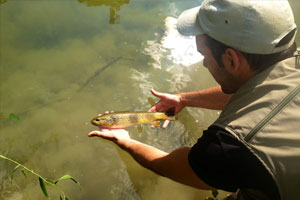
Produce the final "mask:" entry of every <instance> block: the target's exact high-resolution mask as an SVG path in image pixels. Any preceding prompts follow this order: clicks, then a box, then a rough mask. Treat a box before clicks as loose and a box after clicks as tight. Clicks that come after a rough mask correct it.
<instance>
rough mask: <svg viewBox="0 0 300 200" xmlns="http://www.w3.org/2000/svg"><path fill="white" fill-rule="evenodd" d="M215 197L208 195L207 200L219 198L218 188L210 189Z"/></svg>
mask: <svg viewBox="0 0 300 200" xmlns="http://www.w3.org/2000/svg"><path fill="white" fill-rule="evenodd" d="M210 192H211V194H212V196H213V197H206V198H205V200H217V196H218V194H219V192H218V190H211V191H210Z"/></svg>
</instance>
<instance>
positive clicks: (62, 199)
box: [0, 154, 80, 200]
mask: <svg viewBox="0 0 300 200" xmlns="http://www.w3.org/2000/svg"><path fill="white" fill-rule="evenodd" d="M0 158H2V159H5V160H8V161H10V162H12V163H14V164H15V165H16V167H15V168H14V169H13V171H12V174H11V183H12V182H13V178H14V174H15V172H16V171H17V170H18V169H21V172H22V174H23V175H24V176H25V178H26V177H27V175H26V173H25V171H27V172H29V173H31V174H33V175H35V176H37V177H38V180H39V184H40V187H41V190H42V192H43V194H44V195H45V197H46V198H47V199H50V198H49V195H48V192H47V189H46V185H45V183H47V184H49V185H51V186H53V187H54V188H55V189H56V190H57V191H58V192H59V193H60V196H59V198H60V200H68V197H67V196H66V195H65V193H64V191H63V190H62V189H61V188H60V187H59V186H58V185H57V184H58V182H59V181H61V180H65V179H71V180H72V181H73V182H74V183H76V184H78V185H80V183H79V182H78V181H77V180H76V179H74V178H73V177H72V176H70V175H68V174H66V175H63V176H62V177H60V178H59V179H57V180H54V181H53V180H49V179H46V178H44V177H43V176H41V175H40V174H38V173H36V172H35V171H33V170H32V169H29V168H27V167H26V166H24V165H22V164H20V163H18V162H17V161H15V160H13V159H11V158H8V157H6V156H3V155H1V154H0Z"/></svg>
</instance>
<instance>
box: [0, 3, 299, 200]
mask: <svg viewBox="0 0 300 200" xmlns="http://www.w3.org/2000/svg"><path fill="white" fill-rule="evenodd" d="M199 2H200V1H196V0H195V1H192V0H190V1H166V0H159V1H146V0H139V1H138V0H135V1H133V0H131V1H129V0H114V1H110V0H107V1H105V0H94V1H93V0H78V1H76V0H65V1H50V0H40V1H38V0H26V1H17V0H7V1H5V0H0V3H1V4H0V44H1V48H0V64H1V65H0V81H1V84H0V95H1V96H0V112H1V114H2V119H1V120H0V128H1V132H0V138H1V139H0V154H2V155H6V156H8V157H10V158H13V159H15V160H17V161H19V162H21V163H22V164H24V165H26V166H28V167H29V168H31V169H34V170H35V171H37V172H39V173H40V174H42V175H43V176H44V177H47V178H49V179H56V178H58V177H60V176H62V175H64V174H71V175H72V176H74V177H75V178H76V179H77V180H78V181H79V182H80V183H81V187H78V186H77V185H75V184H73V183H72V182H71V181H68V180H66V181H64V182H61V183H60V186H61V187H62V188H63V190H64V191H65V192H66V194H67V196H68V197H69V199H80V200H81V199H89V200H90V199H91V200H94V199H101V200H102V199H103V200H111V199H112V200H113V199H116V200H119V199H122V200H123V199H124V200H125V199H130V200H131V199H143V200H156V199H166V200H168V199H172V200H177V199H184V200H193V199H204V197H206V196H208V193H207V192H204V191H201V190H196V189H193V188H190V187H187V186H183V185H181V184H178V183H175V182H173V181H170V180H168V179H165V178H162V177H159V176H157V175H155V174H154V173H152V172H150V171H148V170H146V169H144V168H142V167H141V166H139V165H138V164H137V163H136V162H135V161H134V160H133V159H132V158H131V157H130V156H129V155H128V154H127V153H126V152H123V151H122V150H120V149H119V148H118V147H117V146H116V145H114V144H112V143H110V142H107V141H104V140H102V139H96V138H88V137H87V133H88V132H90V131H91V130H94V129H95V127H93V126H92V125H91V124H90V122H89V121H90V120H91V119H92V118H93V117H94V116H95V115H97V114H98V113H103V112H104V111H107V110H115V111H126V110H130V111H134V110H136V111H138V110H148V109H149V107H150V105H149V103H148V100H147V99H148V97H152V95H151V94H150V92H149V90H150V89H151V88H155V89H156V90H158V91H165V92H172V93H177V92H182V91H190V90H196V89H202V88H206V87H209V86H213V85H215V84H216V83H215V82H214V80H213V79H212V78H211V77H210V76H209V73H208V72H207V70H206V69H204V68H203V67H201V59H202V57H201V55H200V54H197V53H195V45H194V39H193V38H187V37H185V38H183V37H182V36H180V35H179V34H178V33H177V32H176V31H175V30H174V29H175V27H174V26H175V24H176V17H178V15H179V14H180V13H181V11H183V10H184V9H187V8H190V7H193V6H194V5H197V3H199ZM291 4H292V6H293V9H294V12H295V16H296V19H297V20H298V19H299V18H300V16H299V14H297V11H299V10H300V8H299V5H300V3H298V2H296V1H291ZM298 13H299V12H298ZM298 21H299V20H298ZM298 24H299V23H298ZM297 40H298V41H300V40H299V35H298V37H297ZM175 41H176V42H175ZM298 43H299V42H298ZM101 69H103V70H102V71H101ZM97 71H100V72H99V74H96V75H95V73H96V72H97ZM199 77H200V78H199ZM85 83H88V84H87V85H86V86H85V87H83V86H84V84H85ZM10 113H14V114H16V115H18V116H19V117H20V120H9V115H10ZM217 116H218V112H216V111H209V110H205V109H191V108H189V109H184V110H183V111H182V112H181V113H180V114H179V116H178V118H179V119H178V120H177V121H176V122H173V123H172V124H171V125H170V126H169V127H168V129H167V130H162V129H160V128H157V129H152V128H150V127H148V126H147V127H145V128H144V131H143V133H139V132H138V131H137V130H136V129H135V128H130V129H129V131H130V135H131V137H133V138H135V139H137V140H139V141H142V142H144V143H147V144H150V145H153V146H155V147H158V148H160V149H162V150H164V151H168V152H170V151H172V150H173V149H175V148H177V147H180V146H183V145H192V144H193V143H195V142H196V141H197V138H198V137H199V136H200V135H201V132H202V131H203V130H204V129H205V128H207V127H208V126H209V124H210V123H211V122H213V121H214V120H215V119H216V118H217ZM0 117H1V116H0ZM13 168H14V165H12V164H11V163H8V162H7V161H4V160H0V169H1V171H0V199H5V200H19V199H34V200H35V199H42V198H43V194H42V192H41V190H40V188H39V183H38V180H37V178H36V177H34V176H32V175H29V174H28V176H27V178H26V179H25V178H24V177H23V175H22V174H21V173H18V172H17V173H16V175H15V179H14V184H13V185H11V184H10V174H11V171H12V170H13ZM48 192H49V194H50V196H51V197H53V198H52V199H58V194H57V192H56V191H55V190H53V189H51V187H48Z"/></svg>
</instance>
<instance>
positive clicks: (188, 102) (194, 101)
mask: <svg viewBox="0 0 300 200" xmlns="http://www.w3.org/2000/svg"><path fill="white" fill-rule="evenodd" d="M179 95H180V100H181V103H182V105H183V106H189V107H201V108H207V109H213V110H223V109H224V107H225V106H226V104H227V103H228V101H229V100H230V98H231V96H232V95H231V94H225V93H223V92H222V90H221V87H220V86H216V87H212V88H208V89H204V90H200V91H195V92H187V93H180V94H179Z"/></svg>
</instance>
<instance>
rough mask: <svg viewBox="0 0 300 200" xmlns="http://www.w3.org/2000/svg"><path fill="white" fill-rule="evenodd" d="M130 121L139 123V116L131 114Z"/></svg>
mask: <svg viewBox="0 0 300 200" xmlns="http://www.w3.org/2000/svg"><path fill="white" fill-rule="evenodd" d="M129 121H130V122H131V123H138V122H139V117H138V116H137V115H129Z"/></svg>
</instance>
